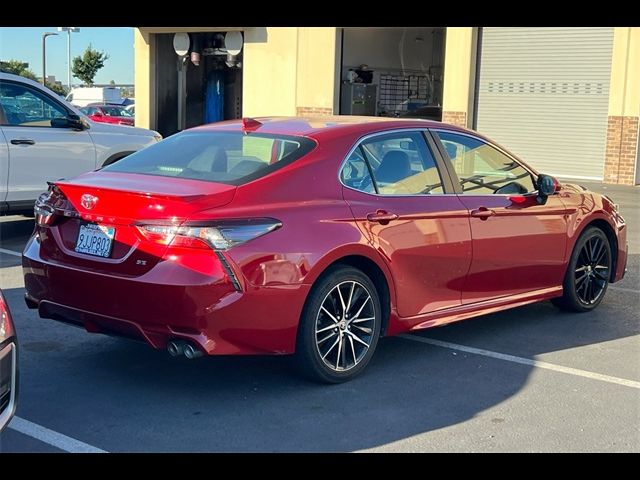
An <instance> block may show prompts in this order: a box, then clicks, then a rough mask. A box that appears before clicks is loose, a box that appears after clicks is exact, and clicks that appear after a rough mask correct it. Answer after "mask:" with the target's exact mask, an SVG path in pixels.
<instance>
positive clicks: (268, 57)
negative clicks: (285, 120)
mask: <svg viewBox="0 0 640 480" xmlns="http://www.w3.org/2000/svg"><path fill="white" fill-rule="evenodd" d="M244 38H245V44H244V54H243V60H242V68H243V72H242V85H243V89H242V113H243V116H247V117H257V116H264V115H295V112H296V81H297V75H296V71H297V70H296V62H297V50H298V48H297V44H298V29H297V28H296V27H277V28H273V27H255V28H248V29H246V30H245V32H244Z"/></svg>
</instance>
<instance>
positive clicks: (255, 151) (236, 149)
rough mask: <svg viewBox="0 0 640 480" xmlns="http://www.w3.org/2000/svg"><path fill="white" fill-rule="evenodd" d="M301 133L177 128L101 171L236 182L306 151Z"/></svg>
mask: <svg viewBox="0 0 640 480" xmlns="http://www.w3.org/2000/svg"><path fill="white" fill-rule="evenodd" d="M315 145H316V144H315V142H313V141H312V140H310V139H308V138H305V137H296V136H283V135H267V134H256V133H251V134H245V133H242V132H203V131H199V132H198V131H195V132H183V133H178V134H176V135H173V136H171V137H168V138H166V139H165V140H162V141H161V142H159V143H157V144H155V145H151V146H149V147H147V148H145V149H143V150H140V151H138V152H136V153H133V154H131V155H129V156H128V157H125V158H123V159H122V160H120V161H118V162H116V163H113V164H111V165H109V166H107V167H104V168H103V170H105V171H111V172H127V173H140V174H146V175H159V176H165V177H177V178H189V179H192V180H205V181H210V182H217V183H227V184H230V185H241V184H243V183H246V182H249V181H251V180H254V179H256V178H259V177H262V176H264V175H267V174H268V173H271V172H272V171H274V170H277V169H278V168H280V167H282V166H284V165H287V164H289V163H291V162H293V161H295V160H297V159H298V158H300V157H302V156H303V155H306V154H307V153H309V152H310V151H311V150H313V148H314V147H315Z"/></svg>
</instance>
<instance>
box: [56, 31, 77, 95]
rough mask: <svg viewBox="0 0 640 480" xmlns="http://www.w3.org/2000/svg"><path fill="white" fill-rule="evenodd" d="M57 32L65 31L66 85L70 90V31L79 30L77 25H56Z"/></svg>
mask: <svg viewBox="0 0 640 480" xmlns="http://www.w3.org/2000/svg"><path fill="white" fill-rule="evenodd" d="M58 31H59V32H67V62H68V63H67V86H68V87H69V91H71V32H79V31H80V29H79V28H78V27H58Z"/></svg>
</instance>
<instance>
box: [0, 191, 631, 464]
mask: <svg viewBox="0 0 640 480" xmlns="http://www.w3.org/2000/svg"><path fill="white" fill-rule="evenodd" d="M592 188H594V190H597V191H600V192H603V193H606V194H607V195H609V196H611V197H612V198H613V199H614V200H615V201H616V202H618V203H619V204H620V207H621V210H622V214H623V216H624V217H625V219H626V220H627V224H628V228H629V250H630V252H629V253H630V257H629V263H628V272H627V276H626V277H625V279H624V280H623V281H622V282H620V283H617V284H615V285H612V286H610V289H609V291H608V293H607V295H606V298H605V299H604V301H603V303H602V304H601V306H600V307H599V308H598V309H597V310H596V311H594V312H591V313H588V314H568V313H563V312H560V311H559V310H557V309H556V308H555V307H553V306H552V305H551V303H549V302H543V303H538V304H534V305H530V306H525V307H520V308H517V309H513V310H510V311H506V312H501V313H497V314H492V315H487V316H484V317H480V318H476V319H473V320H468V321H465V322H460V323H458V324H453V325H449V326H447V327H443V328H439V329H433V330H428V331H424V332H421V333H418V334H411V335H405V336H402V337H400V338H398V337H396V338H389V339H384V340H382V341H381V342H380V344H379V346H378V351H377V352H376V355H375V356H374V358H373V361H372V363H371V364H370V365H369V367H368V368H367V370H366V372H365V373H364V374H363V375H362V376H361V377H359V378H357V379H356V380H354V381H352V382H350V383H347V384H343V385H335V386H323V385H316V384H312V383H309V382H306V381H304V380H301V379H298V378H297V377H295V376H293V375H292V373H291V372H290V370H289V368H288V359H287V358H282V357H211V358H202V359H198V360H193V361H189V360H186V359H182V358H180V359H177V358H171V357H170V356H169V355H168V354H167V353H166V352H165V351H156V350H153V349H151V348H149V347H147V346H146V345H144V344H140V343H135V342H130V341H127V340H122V339H117V338H112V337H107V336H102V335H92V334H88V333H86V332H84V331H83V330H80V329H76V328H73V327H69V326H67V325H63V324H59V323H57V322H53V321H51V320H41V319H39V318H38V317H37V314H36V313H35V312H34V311H31V310H27V308H26V306H25V304H24V302H23V294H24V289H23V281H22V271H21V267H20V257H19V253H20V252H21V251H22V248H23V247H24V244H25V242H26V240H27V239H28V237H29V234H30V233H31V229H32V225H33V224H32V220H31V219H27V218H23V217H4V218H0V241H1V244H0V286H1V287H2V289H3V291H4V293H5V295H6V297H7V300H8V303H9V306H10V308H11V311H12V313H13V316H14V319H15V322H16V328H17V330H18V335H19V341H20V347H21V350H20V362H21V363H20V373H21V378H20V398H19V406H18V411H17V417H16V418H15V419H14V420H13V421H12V423H11V424H10V425H9V428H7V430H6V431H5V432H4V433H3V434H2V438H1V443H0V451H2V452H58V451H71V452H80V451H94V452H97V451H107V452H220V451H222V452H282V451H287V452H288V451H306V452H315V451H329V452H334V451H338V452H345V451H384V452H432V451H462V452H497V451H527V452H528V451H536V452H537V451H540V452H558V451H635V452H638V451H640V335H639V332H640V315H639V314H638V312H639V307H640V188H637V187H635V188H634V187H618V186H603V185H592ZM105 294H108V292H105Z"/></svg>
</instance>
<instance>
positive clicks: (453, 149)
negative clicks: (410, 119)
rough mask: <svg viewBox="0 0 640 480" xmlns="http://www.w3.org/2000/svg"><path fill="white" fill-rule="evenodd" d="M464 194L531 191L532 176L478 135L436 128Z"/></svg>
mask: <svg viewBox="0 0 640 480" xmlns="http://www.w3.org/2000/svg"><path fill="white" fill-rule="evenodd" d="M437 134H438V137H439V138H440V141H441V142H442V145H443V146H444V149H445V151H446V152H447V156H448V157H449V160H450V161H451V163H452V164H453V168H454V170H455V172H456V174H457V175H458V178H459V179H460V186H461V187H462V193H464V194H467V195H487V194H494V193H495V194H524V193H529V192H533V191H535V187H534V183H533V177H532V176H531V174H530V173H529V172H528V171H527V170H526V169H525V168H524V167H523V166H522V165H520V164H519V163H518V162H516V161H515V160H513V159H512V158H511V157H509V156H507V155H505V154H504V153H502V152H501V151H499V150H497V149H496V148H494V147H492V146H491V145H489V144H487V143H485V142H483V141H481V140H480V139H477V138H473V137H469V136H467V135H460V134H457V133H453V132H444V131H439V132H437Z"/></svg>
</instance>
